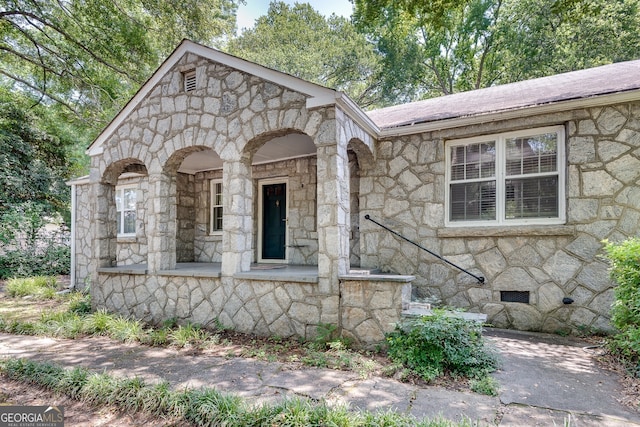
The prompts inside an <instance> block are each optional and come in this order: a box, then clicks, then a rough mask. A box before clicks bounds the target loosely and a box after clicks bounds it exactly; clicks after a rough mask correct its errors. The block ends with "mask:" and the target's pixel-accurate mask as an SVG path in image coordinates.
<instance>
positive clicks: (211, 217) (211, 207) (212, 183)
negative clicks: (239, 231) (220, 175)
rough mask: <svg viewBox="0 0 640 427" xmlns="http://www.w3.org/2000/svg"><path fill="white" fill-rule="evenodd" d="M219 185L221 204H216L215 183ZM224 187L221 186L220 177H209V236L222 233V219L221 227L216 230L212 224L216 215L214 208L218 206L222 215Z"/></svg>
mask: <svg viewBox="0 0 640 427" xmlns="http://www.w3.org/2000/svg"><path fill="white" fill-rule="evenodd" d="M218 184H219V185H220V197H221V200H220V201H221V202H222V203H221V204H216V203H215V202H216V195H217V193H216V187H217V185H218ZM223 194H224V187H223V186H222V180H221V179H211V180H209V201H210V203H209V234H210V235H211V236H218V235H221V234H222V230H223V229H224V220H223V222H222V227H221V228H220V229H219V230H218V229H216V228H215V227H214V224H215V223H216V217H215V211H216V209H215V208H220V209H221V211H222V217H224V207H223V205H224V196H223Z"/></svg>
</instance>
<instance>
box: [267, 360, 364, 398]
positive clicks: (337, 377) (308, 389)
mask: <svg viewBox="0 0 640 427" xmlns="http://www.w3.org/2000/svg"><path fill="white" fill-rule="evenodd" d="M355 378H356V375H355V374H353V373H350V372H344V371H333V370H329V369H311V368H309V369H305V370H301V371H280V372H278V373H276V374H274V375H273V376H272V377H271V378H268V379H266V380H265V382H264V385H265V386H266V387H272V388H277V389H282V390H290V391H293V392H294V393H296V394H297V395H300V396H304V397H309V398H311V399H315V400H321V399H325V398H326V397H327V396H328V395H329V393H330V392H331V391H332V390H334V389H336V388H338V387H340V386H341V385H342V384H344V383H345V382H346V381H349V380H353V379H355Z"/></svg>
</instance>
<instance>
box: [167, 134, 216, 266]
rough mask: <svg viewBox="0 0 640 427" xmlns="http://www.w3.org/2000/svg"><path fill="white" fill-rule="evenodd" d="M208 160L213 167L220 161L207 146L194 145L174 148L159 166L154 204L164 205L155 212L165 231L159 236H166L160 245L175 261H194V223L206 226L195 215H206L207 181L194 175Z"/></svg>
mask: <svg viewBox="0 0 640 427" xmlns="http://www.w3.org/2000/svg"><path fill="white" fill-rule="evenodd" d="M197 155H200V160H198V156H197ZM208 161H211V162H212V163H211V167H210V168H209V169H212V168H215V167H217V165H218V162H220V161H221V160H220V157H219V156H218V154H217V153H216V151H215V150H214V149H212V148H211V147H207V146H204V145H194V146H189V147H185V148H180V149H177V150H176V151H174V152H173V153H171V155H170V156H169V158H168V159H167V161H166V162H165V163H164V165H162V172H161V173H160V174H159V177H158V179H157V185H156V188H157V189H156V191H157V193H156V197H159V198H160V200H159V201H158V203H159V204H160V205H161V206H165V209H164V211H163V212H156V214H157V215H158V217H157V220H158V221H160V222H161V223H166V224H167V226H166V230H167V231H168V232H167V234H166V235H164V236H162V238H164V239H167V241H166V242H165V243H164V247H165V248H170V249H168V250H170V251H174V252H175V262H178V263H180V262H196V261H198V260H197V259H196V255H195V253H196V237H197V229H198V225H200V226H204V227H205V229H208V223H206V222H205V223H204V224H202V219H200V220H198V216H200V217H204V218H206V219H207V220H208V218H209V216H208V215H207V214H206V213H205V214H203V212H206V211H207V210H208V208H209V199H208V197H207V196H208V194H209V191H208V185H209V183H208V180H206V179H203V177H202V174H198V171H199V169H205V170H206V169H207V168H208V166H207V162H208ZM214 163H215V164H214ZM197 175H198V176H197ZM199 213H200V215H198V214H199ZM198 221H200V222H198ZM164 256H165V257H166V254H165V255H164ZM173 261H174V259H173V257H172V258H171V262H173Z"/></svg>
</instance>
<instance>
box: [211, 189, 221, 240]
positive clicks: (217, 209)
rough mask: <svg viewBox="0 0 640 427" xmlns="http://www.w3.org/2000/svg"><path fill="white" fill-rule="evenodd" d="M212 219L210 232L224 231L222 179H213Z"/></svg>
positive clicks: (218, 232)
mask: <svg viewBox="0 0 640 427" xmlns="http://www.w3.org/2000/svg"><path fill="white" fill-rule="evenodd" d="M210 187H211V221H210V224H211V225H210V233H211V234H220V233H221V232H222V181H220V180H213V179H212V180H211V183H210Z"/></svg>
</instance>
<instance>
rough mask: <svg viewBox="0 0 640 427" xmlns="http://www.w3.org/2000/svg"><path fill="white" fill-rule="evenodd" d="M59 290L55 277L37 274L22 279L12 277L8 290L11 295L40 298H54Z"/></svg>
mask: <svg viewBox="0 0 640 427" xmlns="http://www.w3.org/2000/svg"><path fill="white" fill-rule="evenodd" d="M57 290H58V283H57V281H56V278H55V277H48V276H36V277H27V278H22V279H16V278H14V279H10V280H9V281H8V282H7V286H6V292H7V294H8V295H9V296H10V297H25V296H33V297H36V298H38V299H53V298H54V297H55V296H56V291H57Z"/></svg>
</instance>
